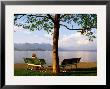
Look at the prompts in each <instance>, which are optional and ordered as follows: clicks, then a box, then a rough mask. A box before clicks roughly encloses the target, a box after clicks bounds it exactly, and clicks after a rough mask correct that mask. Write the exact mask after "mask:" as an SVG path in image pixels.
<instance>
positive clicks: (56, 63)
mask: <svg viewBox="0 0 110 89" xmlns="http://www.w3.org/2000/svg"><path fill="white" fill-rule="evenodd" d="M59 17H60V14H55V20H54V21H55V22H54V33H53V49H52V59H53V73H55V74H57V73H58V72H60V68H59V57H58V39H59Z"/></svg>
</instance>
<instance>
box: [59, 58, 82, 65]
mask: <svg viewBox="0 0 110 89" xmlns="http://www.w3.org/2000/svg"><path fill="white" fill-rule="evenodd" d="M80 59H81V58H69V59H64V60H63V61H62V63H61V65H67V64H74V63H79V62H80Z"/></svg>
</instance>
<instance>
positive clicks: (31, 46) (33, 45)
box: [14, 43, 64, 51]
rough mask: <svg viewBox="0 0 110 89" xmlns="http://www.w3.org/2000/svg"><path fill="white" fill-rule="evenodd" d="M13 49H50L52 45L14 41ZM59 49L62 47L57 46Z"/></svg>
mask: <svg viewBox="0 0 110 89" xmlns="http://www.w3.org/2000/svg"><path fill="white" fill-rule="evenodd" d="M14 50H16V51H51V50H52V45H51V44H46V43H42V44H39V43H19V44H18V43H15V44H14ZM59 50H60V51H63V50H64V49H62V48H59Z"/></svg>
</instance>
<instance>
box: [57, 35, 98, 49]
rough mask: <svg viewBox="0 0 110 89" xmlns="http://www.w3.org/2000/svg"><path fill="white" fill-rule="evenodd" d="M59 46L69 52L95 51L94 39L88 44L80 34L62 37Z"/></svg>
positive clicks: (85, 38) (86, 39)
mask: <svg viewBox="0 0 110 89" xmlns="http://www.w3.org/2000/svg"><path fill="white" fill-rule="evenodd" d="M59 46H60V47H62V48H65V49H71V50H96V39H95V40H94V42H90V41H89V40H88V38H87V37H85V36H83V35H81V34H80V33H74V34H70V35H69V36H68V35H63V36H62V38H60V40H59Z"/></svg>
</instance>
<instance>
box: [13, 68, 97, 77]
mask: <svg viewBox="0 0 110 89" xmlns="http://www.w3.org/2000/svg"><path fill="white" fill-rule="evenodd" d="M14 75H15V76H53V75H54V74H53V73H52V72H50V71H46V72H40V71H33V70H26V69H15V70H14ZM55 76H97V69H96V68H89V69H77V70H76V69H75V70H71V71H67V72H60V73H58V74H57V75H55Z"/></svg>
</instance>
